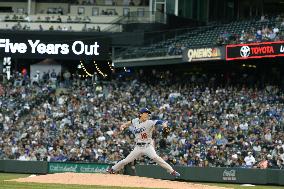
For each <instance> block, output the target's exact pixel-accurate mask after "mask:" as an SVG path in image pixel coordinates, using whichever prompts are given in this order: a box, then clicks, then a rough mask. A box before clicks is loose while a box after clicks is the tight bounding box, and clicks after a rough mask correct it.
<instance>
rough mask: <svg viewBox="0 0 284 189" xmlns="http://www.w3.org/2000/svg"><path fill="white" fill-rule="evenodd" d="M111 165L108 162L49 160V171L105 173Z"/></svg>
mask: <svg viewBox="0 0 284 189" xmlns="http://www.w3.org/2000/svg"><path fill="white" fill-rule="evenodd" d="M109 167H110V165H108V164H96V163H61V162H49V163H48V172H49V173H63V172H73V173H105V172H106V170H107V169H108V168H109Z"/></svg>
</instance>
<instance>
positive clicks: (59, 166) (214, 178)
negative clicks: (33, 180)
mask: <svg viewBox="0 0 284 189" xmlns="http://www.w3.org/2000/svg"><path fill="white" fill-rule="evenodd" d="M110 166H111V165H110V164H99V163H71V162H70V163H69V162H68V163H66V162H44V161H17V160H0V172H6V173H31V174H47V173H62V172H76V173H104V172H105V171H106V170H107V169H108V168H109V167H110ZM175 169H176V170H177V171H178V172H179V173H181V177H180V179H181V180H184V181H197V182H218V183H220V182H222V183H240V184H241V183H242V184H270V185H284V170H279V169H246V168H213V167H205V168H202V167H181V166H177V167H175ZM125 174H128V175H137V176H143V177H149V178H158V179H167V180H174V179H175V178H174V177H173V176H171V175H170V174H168V173H167V172H166V171H165V170H164V169H163V168H161V167H160V166H157V165H136V166H135V170H133V169H132V168H131V166H126V169H125Z"/></svg>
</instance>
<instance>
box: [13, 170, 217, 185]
mask: <svg viewBox="0 0 284 189" xmlns="http://www.w3.org/2000/svg"><path fill="white" fill-rule="evenodd" d="M12 181H17V182H35V183H57V184H80V185H100V186H121V187H144V188H174V189H188V188H190V189H193V188H194V189H219V188H222V187H216V186H207V185H201V184H194V183H188V182H179V181H169V180H160V179H152V178H145V177H137V176H127V175H111V174H87V173H56V174H48V175H40V176H32V177H27V178H19V179H13V180H12Z"/></svg>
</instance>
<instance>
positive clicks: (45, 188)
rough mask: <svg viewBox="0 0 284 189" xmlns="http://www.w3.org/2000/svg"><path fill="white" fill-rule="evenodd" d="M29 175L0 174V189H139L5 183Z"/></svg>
mask: <svg viewBox="0 0 284 189" xmlns="http://www.w3.org/2000/svg"><path fill="white" fill-rule="evenodd" d="M27 176H29V175H27V174H10V173H0V189H56V188H60V189H94V188H96V189H138V188H125V187H105V186H82V185H63V184H36V183H19V182H11V181H4V180H9V179H16V178H20V177H27ZM200 184H206V185H212V186H222V187H228V188H234V189H244V188H252V189H280V188H281V189H283V188H284V186H255V187H245V186H240V185H237V184H216V183H200Z"/></svg>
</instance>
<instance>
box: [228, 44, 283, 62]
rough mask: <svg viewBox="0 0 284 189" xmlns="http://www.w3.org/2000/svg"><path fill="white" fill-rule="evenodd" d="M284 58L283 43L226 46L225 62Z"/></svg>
mask: <svg viewBox="0 0 284 189" xmlns="http://www.w3.org/2000/svg"><path fill="white" fill-rule="evenodd" d="M280 56H284V41H278V42H264V43H251V44H239V45H227V46H226V60H243V59H252V58H269V57H270V58H274V57H280Z"/></svg>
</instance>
